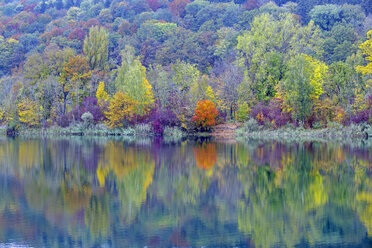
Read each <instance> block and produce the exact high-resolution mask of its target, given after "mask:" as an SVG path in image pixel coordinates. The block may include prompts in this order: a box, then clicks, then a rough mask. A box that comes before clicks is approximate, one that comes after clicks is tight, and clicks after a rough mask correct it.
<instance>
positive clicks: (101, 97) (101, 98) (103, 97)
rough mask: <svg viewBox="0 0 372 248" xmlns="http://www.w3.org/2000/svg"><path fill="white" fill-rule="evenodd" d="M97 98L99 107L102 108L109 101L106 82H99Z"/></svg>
mask: <svg viewBox="0 0 372 248" xmlns="http://www.w3.org/2000/svg"><path fill="white" fill-rule="evenodd" d="M96 97H97V99H98V105H99V106H100V107H103V106H105V104H106V102H107V101H108V100H109V95H108V94H107V92H106V91H105V83H104V82H99V85H98V88H97V94H96Z"/></svg>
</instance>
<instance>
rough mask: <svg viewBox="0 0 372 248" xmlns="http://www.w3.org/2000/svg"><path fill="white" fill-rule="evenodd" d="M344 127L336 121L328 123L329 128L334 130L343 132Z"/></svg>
mask: <svg viewBox="0 0 372 248" xmlns="http://www.w3.org/2000/svg"><path fill="white" fill-rule="evenodd" d="M343 127H344V126H343V125H342V124H341V123H339V122H336V121H329V122H328V123H327V128H329V129H332V130H341V129H342V128H343Z"/></svg>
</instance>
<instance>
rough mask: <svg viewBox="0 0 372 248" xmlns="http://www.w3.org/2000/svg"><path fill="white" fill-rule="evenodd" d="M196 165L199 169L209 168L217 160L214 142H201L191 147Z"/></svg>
mask: <svg viewBox="0 0 372 248" xmlns="http://www.w3.org/2000/svg"><path fill="white" fill-rule="evenodd" d="M192 150H193V152H194V156H195V161H196V165H197V166H198V167H199V168H200V169H204V170H209V169H211V168H213V167H214V165H215V164H216V162H217V152H216V145H215V144H214V143H203V144H201V145H198V146H195V147H193V148H192Z"/></svg>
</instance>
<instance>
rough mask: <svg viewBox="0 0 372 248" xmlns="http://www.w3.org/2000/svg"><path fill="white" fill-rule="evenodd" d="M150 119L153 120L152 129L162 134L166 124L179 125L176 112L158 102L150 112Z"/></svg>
mask: <svg viewBox="0 0 372 248" xmlns="http://www.w3.org/2000/svg"><path fill="white" fill-rule="evenodd" d="M149 121H150V122H151V126H152V130H153V131H154V133H155V134H157V135H162V134H163V132H164V127H165V126H176V125H178V119H177V116H176V114H175V113H174V112H173V111H172V110H171V109H168V108H163V107H161V106H160V105H159V104H157V105H156V106H155V107H154V108H153V109H152V110H151V113H150V116H149Z"/></svg>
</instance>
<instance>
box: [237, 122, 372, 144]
mask: <svg viewBox="0 0 372 248" xmlns="http://www.w3.org/2000/svg"><path fill="white" fill-rule="evenodd" d="M368 133H370V134H372V128H371V127H370V126H369V125H368V124H361V125H354V124H352V125H350V126H343V125H341V124H338V123H329V124H328V127H327V128H320V129H305V128H303V127H297V128H295V127H293V126H292V125H288V126H284V127H282V128H279V129H265V127H264V126H261V125H259V124H258V123H257V122H256V121H255V120H253V119H251V120H248V121H247V122H246V123H245V124H243V125H242V126H241V128H239V129H238V130H237V131H236V137H237V139H238V140H247V139H264V140H266V139H271V140H293V141H301V140H303V141H306V140H324V141H330V140H333V141H337V140H340V141H341V140H345V139H349V140H352V139H366V138H368ZM370 138H371V137H370Z"/></svg>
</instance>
